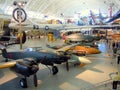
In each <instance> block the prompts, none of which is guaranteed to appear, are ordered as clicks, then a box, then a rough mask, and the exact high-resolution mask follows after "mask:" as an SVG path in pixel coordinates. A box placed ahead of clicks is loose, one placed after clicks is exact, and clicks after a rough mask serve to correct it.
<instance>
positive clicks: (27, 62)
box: [0, 45, 90, 88]
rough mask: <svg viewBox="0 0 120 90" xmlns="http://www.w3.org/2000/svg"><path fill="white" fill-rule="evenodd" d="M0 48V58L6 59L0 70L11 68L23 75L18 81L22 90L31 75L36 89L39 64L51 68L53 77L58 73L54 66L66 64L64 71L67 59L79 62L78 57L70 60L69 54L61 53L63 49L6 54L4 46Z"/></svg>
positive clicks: (67, 65) (0, 64)
mask: <svg viewBox="0 0 120 90" xmlns="http://www.w3.org/2000/svg"><path fill="white" fill-rule="evenodd" d="M0 48H1V51H2V56H3V57H4V58H6V61H7V62H4V63H0V68H11V69H12V70H13V71H14V72H16V73H18V74H21V75H23V76H24V77H25V78H22V79H21V80H20V85H21V87H23V88H27V77H29V76H31V75H33V76H34V86H35V87H37V76H36V73H37V71H38V70H39V67H38V64H39V63H42V64H44V65H46V66H48V65H49V66H52V73H53V75H55V74H57V73H58V68H57V66H55V64H61V63H63V62H66V69H67V70H69V64H68V62H69V59H72V60H73V59H77V60H80V58H79V57H78V56H74V57H72V58H71V55H70V53H67V52H63V51H62V50H63V49H61V51H58V52H56V53H55V52H49V51H38V50H37V51H18V52H7V50H6V48H5V46H3V45H0ZM8 59H11V60H12V61H9V60H8ZM8 61H9V62H8ZM81 61H82V60H81ZM82 62H85V63H90V61H89V60H84V61H82ZM82 62H81V63H82Z"/></svg>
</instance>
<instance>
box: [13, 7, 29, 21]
mask: <svg viewBox="0 0 120 90" xmlns="http://www.w3.org/2000/svg"><path fill="white" fill-rule="evenodd" d="M12 16H13V18H14V20H15V21H17V22H18V23H22V22H25V20H26V19H27V14H26V12H25V10H24V9H23V8H15V9H14V10H13V15H12Z"/></svg>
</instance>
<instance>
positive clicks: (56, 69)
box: [52, 66, 58, 75]
mask: <svg viewBox="0 0 120 90" xmlns="http://www.w3.org/2000/svg"><path fill="white" fill-rule="evenodd" d="M52 73H53V75H56V74H57V73H58V68H57V67H56V66H53V67H52Z"/></svg>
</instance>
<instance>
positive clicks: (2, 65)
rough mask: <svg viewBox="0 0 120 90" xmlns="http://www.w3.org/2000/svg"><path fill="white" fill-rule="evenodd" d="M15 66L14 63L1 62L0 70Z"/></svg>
mask: <svg viewBox="0 0 120 90" xmlns="http://www.w3.org/2000/svg"><path fill="white" fill-rule="evenodd" d="M15 65H16V61H11V62H2V63H0V69H2V68H11V67H14V66H15Z"/></svg>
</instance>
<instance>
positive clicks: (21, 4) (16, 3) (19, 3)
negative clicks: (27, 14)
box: [13, 1, 27, 6]
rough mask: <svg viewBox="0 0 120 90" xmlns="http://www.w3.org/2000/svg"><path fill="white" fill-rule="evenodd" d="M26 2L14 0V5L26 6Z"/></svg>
mask: <svg viewBox="0 0 120 90" xmlns="http://www.w3.org/2000/svg"><path fill="white" fill-rule="evenodd" d="M25 4H27V2H26V1H19V2H17V1H14V2H13V5H15V6H24V5H25Z"/></svg>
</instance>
